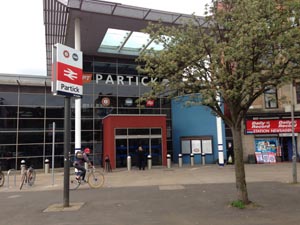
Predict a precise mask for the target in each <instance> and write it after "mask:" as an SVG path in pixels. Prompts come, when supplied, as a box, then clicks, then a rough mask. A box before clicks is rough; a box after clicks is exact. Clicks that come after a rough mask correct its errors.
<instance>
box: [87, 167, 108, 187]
mask: <svg viewBox="0 0 300 225" xmlns="http://www.w3.org/2000/svg"><path fill="white" fill-rule="evenodd" d="M87 182H88V183H89V185H90V187H91V188H100V187H102V185H103V184H104V175H103V174H102V173H100V172H99V171H95V172H91V173H89V175H88V180H87Z"/></svg>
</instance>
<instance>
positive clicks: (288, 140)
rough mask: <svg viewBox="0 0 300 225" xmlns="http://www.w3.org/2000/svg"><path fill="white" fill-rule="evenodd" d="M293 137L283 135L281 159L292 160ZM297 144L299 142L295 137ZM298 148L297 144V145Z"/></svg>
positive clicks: (281, 139)
mask: <svg viewBox="0 0 300 225" xmlns="http://www.w3.org/2000/svg"><path fill="white" fill-rule="evenodd" d="M292 141H293V139H292V137H281V138H280V146H281V155H282V156H281V159H282V161H283V162H284V161H292V159H293V142H292ZM295 144H297V137H295ZM296 149H297V146H296Z"/></svg>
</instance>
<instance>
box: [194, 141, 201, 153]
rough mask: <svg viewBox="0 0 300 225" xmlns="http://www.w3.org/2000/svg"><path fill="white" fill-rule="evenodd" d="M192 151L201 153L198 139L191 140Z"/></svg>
mask: <svg viewBox="0 0 300 225" xmlns="http://www.w3.org/2000/svg"><path fill="white" fill-rule="evenodd" d="M192 153H193V154H201V141H200V140H192Z"/></svg>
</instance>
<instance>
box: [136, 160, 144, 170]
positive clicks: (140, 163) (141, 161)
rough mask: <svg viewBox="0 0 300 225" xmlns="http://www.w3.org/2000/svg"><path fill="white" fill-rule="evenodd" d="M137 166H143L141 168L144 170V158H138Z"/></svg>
mask: <svg viewBox="0 0 300 225" xmlns="http://www.w3.org/2000/svg"><path fill="white" fill-rule="evenodd" d="M137 163H138V167H139V169H140V170H141V169H142V168H143V170H145V159H144V158H138V162H137Z"/></svg>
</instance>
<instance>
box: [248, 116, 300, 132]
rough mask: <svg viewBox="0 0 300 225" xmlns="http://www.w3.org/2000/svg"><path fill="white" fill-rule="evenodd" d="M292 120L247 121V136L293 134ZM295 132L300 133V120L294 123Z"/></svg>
mask: <svg viewBox="0 0 300 225" xmlns="http://www.w3.org/2000/svg"><path fill="white" fill-rule="evenodd" d="M291 132H292V121H291V120H247V121H246V134H271V133H291ZM294 132H296V133H299V132H300V119H295V121H294Z"/></svg>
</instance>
